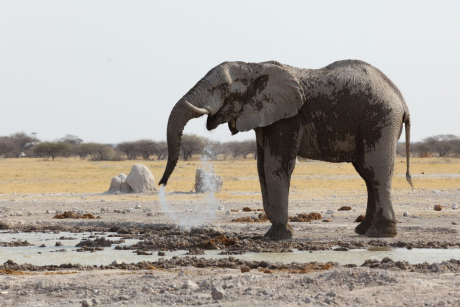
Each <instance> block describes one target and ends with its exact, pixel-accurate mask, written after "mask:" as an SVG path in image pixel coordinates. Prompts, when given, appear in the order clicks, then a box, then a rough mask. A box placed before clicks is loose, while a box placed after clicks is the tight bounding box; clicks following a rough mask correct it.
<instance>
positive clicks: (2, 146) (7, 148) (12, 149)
mask: <svg viewBox="0 0 460 307" xmlns="http://www.w3.org/2000/svg"><path fill="white" fill-rule="evenodd" d="M18 151H19V152H20V150H19V147H18V146H17V144H16V143H15V142H13V141H12V140H11V139H10V138H9V137H7V136H2V137H0V155H5V156H14V155H15V153H16V152H18Z"/></svg>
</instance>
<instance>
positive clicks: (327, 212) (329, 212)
mask: <svg viewBox="0 0 460 307" xmlns="http://www.w3.org/2000/svg"><path fill="white" fill-rule="evenodd" d="M326 214H334V210H331V209H329V210H327V211H326Z"/></svg>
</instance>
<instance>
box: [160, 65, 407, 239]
mask: <svg viewBox="0 0 460 307" xmlns="http://www.w3.org/2000/svg"><path fill="white" fill-rule="evenodd" d="M203 114H208V115H207V116H208V119H207V129H208V130H212V129H215V128H216V127H217V126H218V125H220V124H223V123H228V126H229V129H230V131H231V132H232V134H236V133H238V132H242V131H249V130H254V131H255V133H256V142H257V169H258V173H259V178H260V187H261V191H262V198H263V206H264V210H265V213H266V214H267V216H268V217H269V219H270V221H271V223H272V227H271V228H270V230H269V231H268V232H267V233H266V236H267V237H269V238H271V239H289V238H292V236H293V232H294V231H293V229H292V227H291V226H290V225H289V224H288V218H289V216H288V198H289V187H290V181H291V174H292V172H293V170H294V167H295V159H296V157H297V156H300V157H304V158H308V159H314V160H322V161H329V162H349V163H352V164H353V166H354V167H355V169H356V171H357V172H358V173H359V175H360V176H361V177H362V178H363V179H364V181H365V183H366V186H367V192H368V199H367V211H366V216H365V219H364V221H362V223H361V224H359V225H358V226H357V227H356V230H355V231H356V232H357V233H358V234H365V235H367V236H375V237H393V236H396V234H397V229H396V220H395V213H394V211H393V206H392V203H391V179H392V176H393V170H394V162H395V155H396V144H397V141H398V139H399V137H400V136H401V132H402V128H403V124H404V125H405V131H406V144H407V145H406V154H407V172H406V178H407V180H408V181H409V183H410V184H411V185H412V183H411V178H410V173H409V144H410V116H409V110H408V108H407V105H406V103H405V101H404V98H403V96H402V94H401V92H400V91H399V90H398V88H397V87H396V86H395V85H394V84H393V83H392V82H391V81H390V79H388V77H386V76H385V75H384V74H383V73H382V72H381V71H380V70H378V69H377V68H375V67H373V66H371V65H369V64H367V63H365V62H362V61H357V60H344V61H338V62H334V63H332V64H330V65H328V66H326V67H324V68H320V69H300V68H295V67H292V66H288V65H283V64H280V63H278V62H274V61H271V62H263V63H244V62H225V63H222V64H220V65H218V66H216V67H215V68H213V69H212V70H211V71H210V72H209V73H208V74H207V75H206V76H205V77H204V78H203V79H201V80H200V81H199V82H198V83H197V84H196V85H195V87H193V88H192V89H191V90H190V91H189V92H188V93H187V94H186V95H185V96H184V97H183V98H182V99H180V100H179V101H178V102H177V103H176V105H175V106H174V108H173V110H172V111H171V115H170V117H169V121H168V130H167V131H168V132H167V138H168V151H169V157H168V164H167V166H166V170H165V173H164V175H163V178H162V179H161V180H160V184H166V183H167V181H168V179H169V176H170V175H171V173H172V172H173V170H174V168H175V166H176V164H177V160H178V157H179V149H180V140H181V136H182V131H183V129H184V126H185V125H186V123H187V122H188V120H190V119H192V118H196V117H199V116H202V115H203Z"/></svg>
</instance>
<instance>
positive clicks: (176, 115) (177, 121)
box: [159, 95, 202, 185]
mask: <svg viewBox="0 0 460 307" xmlns="http://www.w3.org/2000/svg"><path fill="white" fill-rule="evenodd" d="M193 96H195V95H192V96H188V95H187V96H184V98H182V99H180V100H179V101H178V102H177V103H176V105H175V106H174V108H173V109H172V111H171V114H170V115H169V119H168V129H167V141H168V163H167V164H166V169H165V172H164V174H163V177H162V178H161V180H160V182H159V184H160V185H162V184H163V185H166V184H167V182H168V179H169V176H171V174H172V172H173V171H174V168H175V167H176V164H177V161H178V160H179V154H180V144H181V139H182V132H183V131H184V127H185V125H186V124H187V122H188V121H189V120H191V119H192V118H197V117H200V116H201V115H202V114H199V113H197V112H195V111H193V110H192V109H190V107H188V106H187V105H186V104H185V101H189V102H191V103H192V104H193V105H195V106H196V103H195V101H196V99H194V98H195V97H193Z"/></svg>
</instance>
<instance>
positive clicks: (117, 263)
mask: <svg viewBox="0 0 460 307" xmlns="http://www.w3.org/2000/svg"><path fill="white" fill-rule="evenodd" d="M122 263H123V261H121V260H114V261H113V262H112V265H120V264H122Z"/></svg>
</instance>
